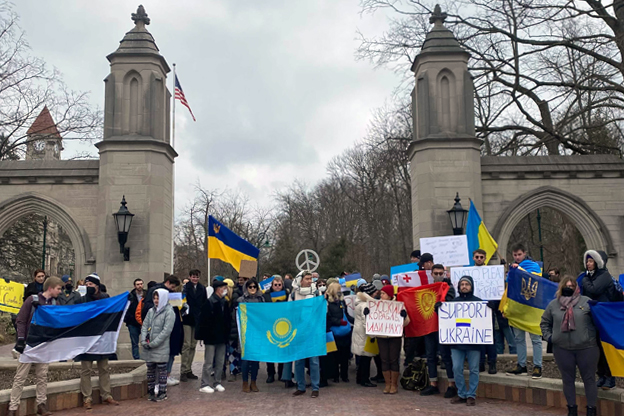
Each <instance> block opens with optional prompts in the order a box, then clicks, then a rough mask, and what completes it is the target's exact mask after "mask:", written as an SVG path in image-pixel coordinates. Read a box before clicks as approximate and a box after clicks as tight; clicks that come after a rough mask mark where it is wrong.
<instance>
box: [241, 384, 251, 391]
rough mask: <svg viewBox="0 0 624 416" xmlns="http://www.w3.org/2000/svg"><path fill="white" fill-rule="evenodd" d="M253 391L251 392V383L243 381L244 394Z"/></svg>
mask: <svg viewBox="0 0 624 416" xmlns="http://www.w3.org/2000/svg"><path fill="white" fill-rule="evenodd" d="M250 391H251V390H249V383H248V382H246V381H243V393H249V392H250Z"/></svg>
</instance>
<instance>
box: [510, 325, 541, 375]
mask: <svg viewBox="0 0 624 416" xmlns="http://www.w3.org/2000/svg"><path fill="white" fill-rule="evenodd" d="M512 328H513V327H512ZM513 333H514V337H515V340H516V350H517V351H518V365H519V366H520V367H526V365H527V345H526V332H525V331H523V330H521V329H518V328H513ZM529 337H530V338H531V344H533V366H534V367H541V366H542V337H541V336H539V335H535V334H531V333H529Z"/></svg>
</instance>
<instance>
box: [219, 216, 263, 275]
mask: <svg viewBox="0 0 624 416" xmlns="http://www.w3.org/2000/svg"><path fill="white" fill-rule="evenodd" d="M259 254H260V250H258V248H257V247H255V246H254V245H253V244H251V243H250V242H249V241H247V240H245V239H244V238H241V237H239V236H238V235H236V234H235V233H234V232H232V230H230V229H229V228H227V227H226V226H225V225H223V224H221V223H220V222H219V221H217V220H215V219H214V217H213V216H212V215H210V216H209V217H208V258H209V259H219V260H222V261H224V262H226V263H230V264H231V265H232V267H234V268H235V269H236V271H237V272H238V271H240V264H241V260H249V261H255V260H258V255H259Z"/></svg>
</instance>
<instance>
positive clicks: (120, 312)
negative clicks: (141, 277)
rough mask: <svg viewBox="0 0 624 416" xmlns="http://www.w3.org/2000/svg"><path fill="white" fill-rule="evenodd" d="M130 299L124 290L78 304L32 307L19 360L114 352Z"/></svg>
mask: <svg viewBox="0 0 624 416" xmlns="http://www.w3.org/2000/svg"><path fill="white" fill-rule="evenodd" d="M129 304H130V302H129V301H128V292H125V293H122V294H120V295H117V296H115V297H112V298H107V299H102V300H98V301H95V302H88V303H81V304H78V305H63V306H58V305H45V306H43V305H42V306H39V307H37V309H35V313H34V314H33V318H32V321H31V323H30V328H29V330H28V337H27V338H26V348H25V349H24V353H23V354H22V355H20V358H19V361H20V362H21V363H51V362H55V361H62V360H71V359H73V358H75V357H76V356H78V355H80V354H85V353H88V354H102V355H105V354H114V353H115V352H116V350H117V338H118V337H119V330H120V329H121V325H122V324H123V319H124V316H125V314H126V310H127V309H128V306H129Z"/></svg>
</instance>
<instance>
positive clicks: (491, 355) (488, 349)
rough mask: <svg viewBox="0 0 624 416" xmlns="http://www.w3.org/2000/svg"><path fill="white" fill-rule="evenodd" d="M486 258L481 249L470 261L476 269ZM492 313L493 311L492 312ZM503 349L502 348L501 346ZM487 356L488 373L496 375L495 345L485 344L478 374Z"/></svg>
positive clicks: (482, 370) (494, 325) (482, 368)
mask: <svg viewBox="0 0 624 416" xmlns="http://www.w3.org/2000/svg"><path fill="white" fill-rule="evenodd" d="M486 257H487V252H486V251H485V250H483V249H481V248H478V249H476V250H475V251H474V252H473V253H472V260H473V261H474V265H475V266H476V267H481V266H485V265H486V264H485V258H486ZM499 305H500V301H497V302H496V310H498V306H499ZM493 312H494V310H493ZM495 316H496V314H495V313H493V314H492V328H494V330H496V329H497V328H496V327H497V325H496V318H495ZM503 347H504V346H503ZM486 354H487V362H488V373H489V374H496V372H497V370H496V357H497V354H496V343H494V344H487V345H483V346H482V347H481V361H480V362H479V372H480V373H483V372H484V371H485V356H486Z"/></svg>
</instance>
